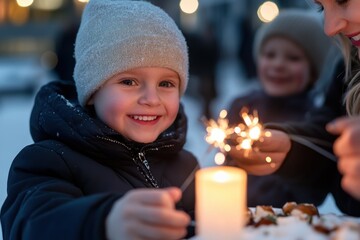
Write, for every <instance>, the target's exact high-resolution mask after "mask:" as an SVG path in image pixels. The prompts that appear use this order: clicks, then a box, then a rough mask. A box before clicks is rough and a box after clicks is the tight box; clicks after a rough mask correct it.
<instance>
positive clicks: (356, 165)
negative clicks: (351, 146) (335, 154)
mask: <svg viewBox="0 0 360 240" xmlns="http://www.w3.org/2000/svg"><path fill="white" fill-rule="evenodd" d="M337 166H338V170H339V172H340V173H341V174H345V175H349V176H360V159H359V158H358V157H357V156H351V157H346V158H340V159H339V161H338V165H337Z"/></svg>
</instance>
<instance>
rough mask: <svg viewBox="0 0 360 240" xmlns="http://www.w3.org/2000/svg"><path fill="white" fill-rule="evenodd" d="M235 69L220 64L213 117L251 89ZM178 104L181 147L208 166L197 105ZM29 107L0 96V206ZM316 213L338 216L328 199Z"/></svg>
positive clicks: (28, 99) (24, 141) (23, 139)
mask: <svg viewBox="0 0 360 240" xmlns="http://www.w3.org/2000/svg"><path fill="white" fill-rule="evenodd" d="M236 66H237V65H236V63H234V62H232V63H222V64H220V67H221V68H220V70H219V75H221V76H222V77H221V78H220V79H221V82H219V83H218V84H217V87H218V89H219V97H218V98H217V99H216V100H215V101H214V103H213V105H212V108H213V112H214V114H215V115H217V114H218V113H219V111H220V110H221V109H223V108H226V107H227V106H228V104H229V101H230V100H231V99H232V98H233V97H234V96H236V95H237V94H240V93H242V92H244V91H247V90H248V89H249V88H250V87H252V86H251V85H249V84H248V83H246V84H245V83H244V82H242V81H241V80H240V79H239V76H241V70H239V69H238V68H237V67H236ZM182 102H183V103H184V106H185V112H186V113H187V114H188V119H189V128H188V142H187V144H186V145H185V148H186V149H188V150H190V151H192V152H193V153H194V154H195V156H197V157H198V159H199V161H200V164H201V166H203V167H205V166H210V165H212V159H213V154H214V153H215V151H212V152H210V154H206V151H207V148H208V144H207V143H206V142H205V140H204V136H205V128H204V126H203V124H202V122H201V121H200V118H201V112H200V111H201V102H199V101H198V99H196V98H193V97H190V96H185V97H184V98H183V99H182ZM32 104H33V96H31V95H30V96H29V95H25V96H22V95H20V96H7V97H3V96H0V205H2V203H3V201H4V200H5V198H6V181H7V176H8V170H9V167H10V164H11V161H12V160H13V159H14V157H15V156H16V155H17V153H18V152H19V151H20V150H21V149H22V148H23V147H24V146H26V145H28V144H31V143H32V139H31V137H30V132H29V117H30V111H31V107H32ZM319 210H320V212H321V213H330V212H333V213H340V212H339V210H338V209H337V208H336V206H335V204H334V200H333V199H332V197H328V198H327V199H326V201H325V203H324V204H323V205H322V206H321V207H320V208H319ZM1 239H2V235H0V240H1Z"/></svg>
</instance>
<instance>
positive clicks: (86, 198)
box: [1, 82, 198, 240]
mask: <svg viewBox="0 0 360 240" xmlns="http://www.w3.org/2000/svg"><path fill="white" fill-rule="evenodd" d="M76 99H77V97H76V91H75V87H74V86H73V84H72V83H64V82H52V83H49V84H48V85H46V86H44V87H43V88H42V89H41V90H40V91H39V93H38V95H37V97H36V99H35V105H34V108H33V112H32V115H31V120H30V125H31V134H32V137H33V139H34V141H35V143H34V144H32V145H30V146H27V147H25V148H24V149H23V150H22V151H21V152H20V153H19V154H18V155H17V157H16V158H15V160H14V161H13V163H12V166H11V169H10V172H9V178H8V197H7V199H6V201H5V202H4V205H3V206H2V209H1V223H2V229H3V236H4V239H67V240H68V239H105V225H104V222H105V218H106V216H107V214H108V213H109V211H110V209H111V207H112V204H113V203H114V202H115V201H116V200H117V199H118V198H120V197H122V196H123V195H124V194H125V193H126V192H127V191H129V190H131V189H134V188H146V187H151V184H150V182H149V181H147V180H146V175H147V174H148V172H147V170H146V169H147V168H144V166H145V165H144V164H143V163H142V161H143V160H144V159H146V160H147V161H148V163H149V166H150V172H151V174H152V175H153V176H154V178H155V179H156V181H157V183H158V185H159V187H161V188H163V187H168V186H181V184H182V183H183V182H184V180H185V179H186V177H187V176H188V175H189V174H190V173H191V172H192V170H193V169H194V168H197V167H198V163H197V160H196V159H195V157H194V156H193V155H192V154H190V153H189V152H187V151H185V150H183V145H184V143H185V139H186V130H187V120H186V117H185V115H184V113H183V110H182V108H180V111H179V114H178V116H177V119H176V121H175V123H174V124H173V125H172V126H171V127H170V128H169V129H167V130H166V131H165V132H164V133H163V134H162V135H161V136H159V138H158V139H157V140H156V141H155V142H154V143H151V144H146V145H145V144H139V143H134V142H131V141H128V140H126V139H125V138H123V137H122V136H121V135H119V134H118V133H117V132H115V131H114V130H112V129H110V128H109V127H107V126H106V125H105V124H104V123H103V122H101V121H100V120H99V119H97V118H96V117H94V115H93V114H92V113H91V111H86V110H84V109H83V108H81V107H80V106H79V104H78V101H77V100H76ZM141 154H143V156H141V159H142V160H141V159H140V155H141ZM177 207H178V208H180V209H183V210H184V211H186V212H187V213H189V214H190V215H193V210H194V183H192V184H191V185H190V186H189V187H188V188H187V190H186V191H184V192H183V198H182V200H181V201H180V202H179V204H178V206H177Z"/></svg>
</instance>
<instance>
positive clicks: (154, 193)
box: [106, 188, 190, 240]
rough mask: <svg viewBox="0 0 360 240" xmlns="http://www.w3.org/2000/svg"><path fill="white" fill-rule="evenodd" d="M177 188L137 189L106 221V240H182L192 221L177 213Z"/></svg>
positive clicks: (127, 195) (181, 213)
mask: <svg viewBox="0 0 360 240" xmlns="http://www.w3.org/2000/svg"><path fill="white" fill-rule="evenodd" d="M180 198H181V191H180V190H179V189H178V188H166V189H136V190H132V191H130V192H128V193H127V194H126V195H125V196H124V197H123V198H121V199H119V200H118V201H116V202H115V203H114V206H113V208H112V209H111V211H110V213H109V215H108V217H107V219H106V234H107V238H108V239H110V240H113V239H127V240H133V239H169V240H170V239H181V238H182V237H184V236H185V235H186V227H187V226H188V225H189V223H190V217H189V216H188V215H187V214H186V213H184V212H182V211H178V210H176V209H175V203H176V202H177V201H179V200H180Z"/></svg>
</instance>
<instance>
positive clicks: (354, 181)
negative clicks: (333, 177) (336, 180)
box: [341, 175, 360, 200]
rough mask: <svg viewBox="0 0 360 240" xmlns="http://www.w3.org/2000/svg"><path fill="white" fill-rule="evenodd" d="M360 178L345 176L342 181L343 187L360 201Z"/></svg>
mask: <svg viewBox="0 0 360 240" xmlns="http://www.w3.org/2000/svg"><path fill="white" fill-rule="evenodd" d="M359 184H360V176H359V175H357V176H348V175H344V176H343V178H342V180H341V187H342V188H343V189H344V190H345V191H346V192H348V193H349V194H350V195H352V196H353V197H354V198H356V199H358V200H360V189H359Z"/></svg>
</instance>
